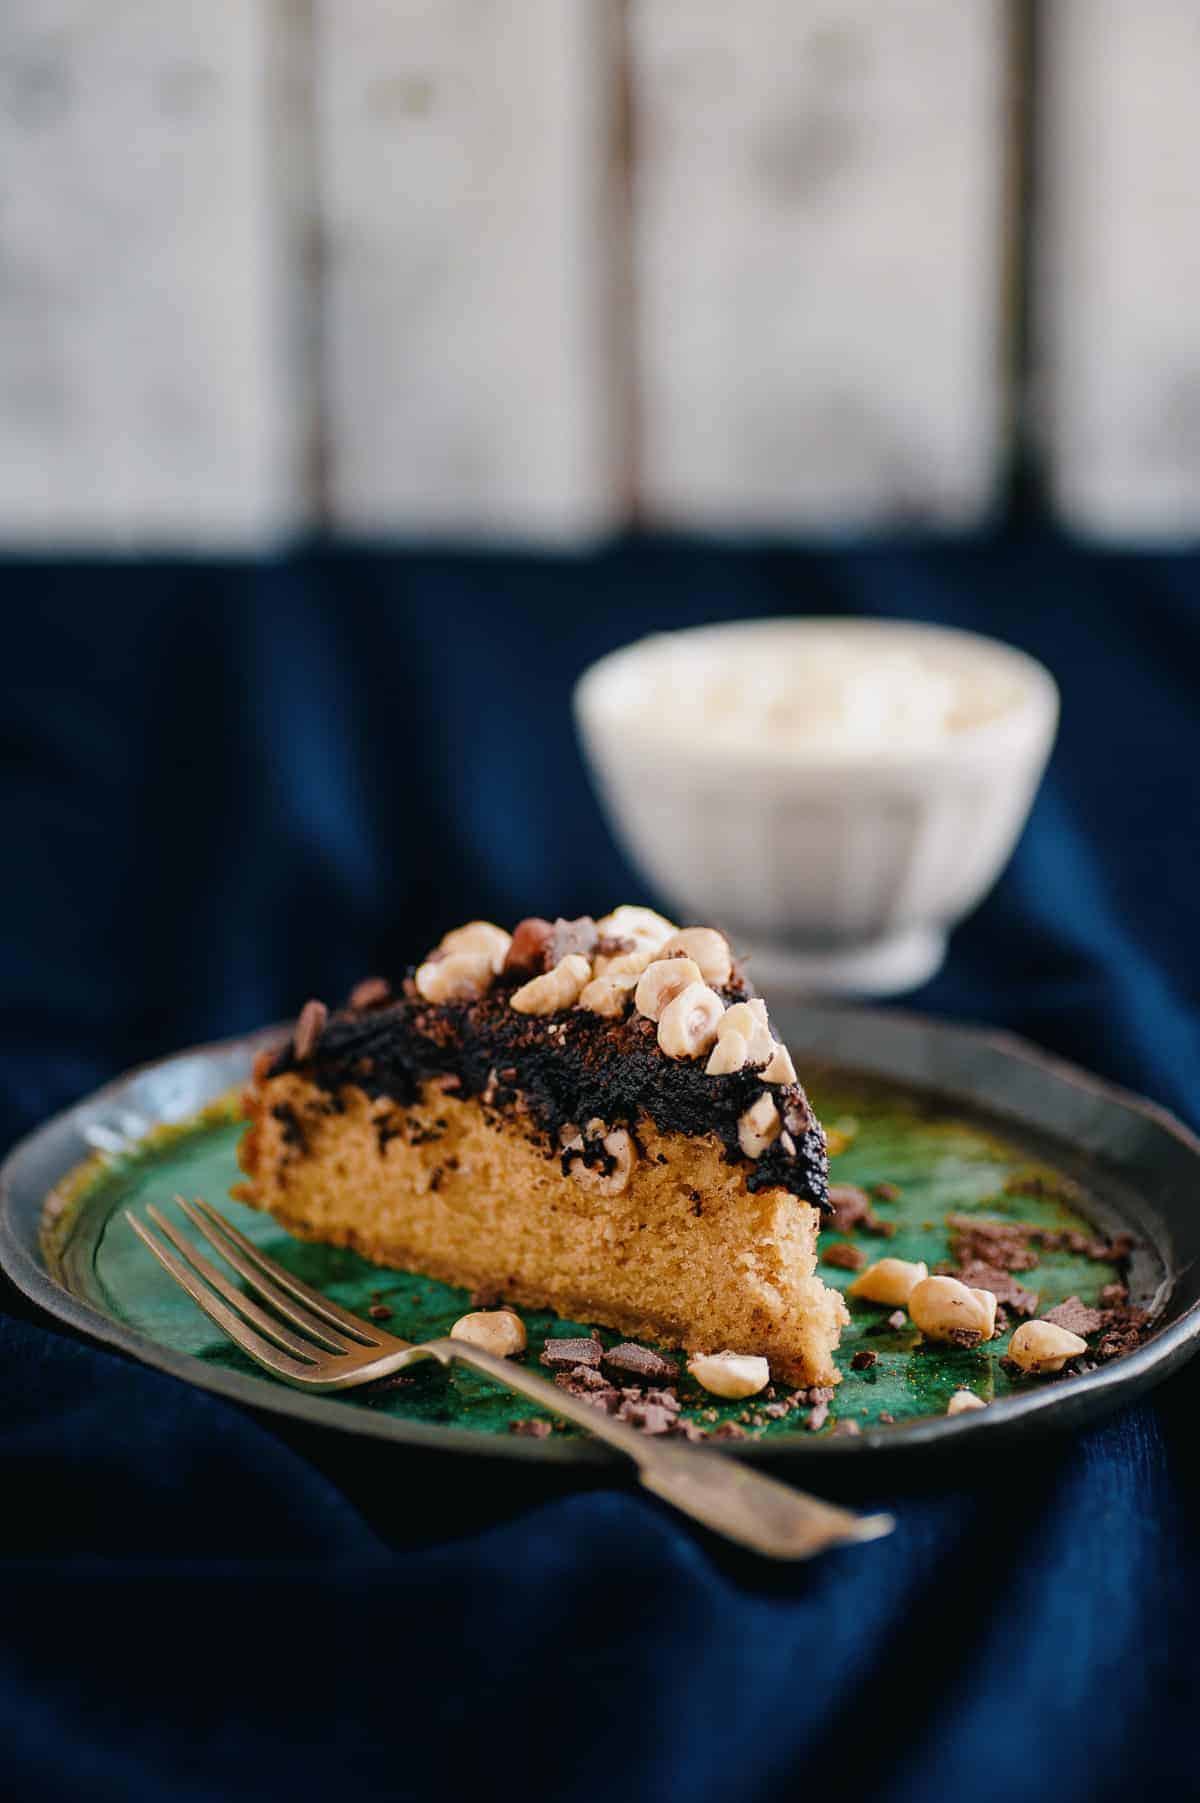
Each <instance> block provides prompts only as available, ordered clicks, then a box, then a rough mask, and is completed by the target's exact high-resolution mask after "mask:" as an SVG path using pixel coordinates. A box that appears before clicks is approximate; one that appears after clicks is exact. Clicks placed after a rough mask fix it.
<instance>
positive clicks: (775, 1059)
mask: <svg viewBox="0 0 1200 1803" xmlns="http://www.w3.org/2000/svg"><path fill="white" fill-rule="evenodd" d="M762 1080H763V1082H764V1083H795V1081H796V1067H795V1065H794V1064H793V1063H792V1054H791V1053H790V1052H789V1051H788V1049H787V1047H786V1046H785V1045H778V1044H777V1045H776V1047H775V1050H774V1051H773V1052H772V1054H771V1059H770V1063H769V1064H768V1065H767V1067H766V1069H765V1070H764V1071H763V1074H762Z"/></svg>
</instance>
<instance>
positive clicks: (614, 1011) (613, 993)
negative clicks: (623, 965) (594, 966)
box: [579, 971, 637, 1020]
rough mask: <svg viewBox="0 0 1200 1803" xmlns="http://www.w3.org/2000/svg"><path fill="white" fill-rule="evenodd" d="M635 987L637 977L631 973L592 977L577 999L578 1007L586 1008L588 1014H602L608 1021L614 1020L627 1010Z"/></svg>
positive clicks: (609, 973) (614, 972)
mask: <svg viewBox="0 0 1200 1803" xmlns="http://www.w3.org/2000/svg"><path fill="white" fill-rule="evenodd" d="M636 986H637V977H636V976H635V975H634V974H633V972H628V973H627V972H624V971H622V972H619V973H618V972H616V971H609V972H608V973H607V974H606V975H605V976H602V977H593V978H592V980H591V982H590V983H588V984H586V985H585V987H584V989H583V992H582V993H581V995H580V997H579V1006H580V1007H581V1008H586V1009H587V1011H588V1013H589V1014H602V1015H604V1016H605V1017H606V1018H607V1019H609V1020H615V1019H616V1018H617V1017H618V1016H619V1015H622V1014H624V1012H625V1010H626V1008H628V1006H629V1000H630V997H631V996H632V994H633V992H634V989H635V987H636Z"/></svg>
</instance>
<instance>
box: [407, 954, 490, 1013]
mask: <svg viewBox="0 0 1200 1803" xmlns="http://www.w3.org/2000/svg"><path fill="white" fill-rule="evenodd" d="M416 983H417V993H418V995H420V996H422V997H423V998H424V999H425V1001H427V1002H471V1001H477V1000H478V998H479V997H480V996H481V995H485V994H486V993H487V991H488V990H489V989H490V988H491V985H492V960H491V955H490V953H488V952H450V953H448V954H447V955H446V956H445V957H438V958H431V959H429V960H428V961H427V962H426V963H424V964H421V965H418V967H417V976H416Z"/></svg>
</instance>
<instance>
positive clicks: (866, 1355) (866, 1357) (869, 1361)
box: [850, 1346, 879, 1371]
mask: <svg viewBox="0 0 1200 1803" xmlns="http://www.w3.org/2000/svg"><path fill="white" fill-rule="evenodd" d="M878 1363H879V1354H878V1353H877V1352H872V1351H871V1350H870V1348H869V1347H866V1346H864V1347H863V1349H862V1351H861V1352H856V1353H855V1354H854V1357H853V1358H852V1359H851V1360H850V1369H851V1371H869V1370H870V1369H871V1366H872V1365H877V1364H878Z"/></svg>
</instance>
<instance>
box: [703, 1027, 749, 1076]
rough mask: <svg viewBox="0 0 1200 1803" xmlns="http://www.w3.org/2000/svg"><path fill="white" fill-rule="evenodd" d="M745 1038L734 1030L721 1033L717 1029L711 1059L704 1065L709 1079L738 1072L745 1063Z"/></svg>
mask: <svg viewBox="0 0 1200 1803" xmlns="http://www.w3.org/2000/svg"><path fill="white" fill-rule="evenodd" d="M748 1049H749V1048H748V1047H747V1044H746V1036H745V1034H744V1033H738V1032H737V1031H736V1030H735V1031H734V1032H732V1033H723V1032H722V1031H721V1028H720V1027H718V1028H717V1043H716V1045H715V1046H714V1047H713V1050H712V1057H711V1058H710V1059H709V1061H708V1063H707V1064H706V1065H705V1067H704V1070H705V1075H706V1076H709V1077H727V1076H729V1075H730V1073H731V1072H733V1071H740V1070H741V1068H742V1066H743V1065H744V1064H745V1062H746V1054H747V1051H748Z"/></svg>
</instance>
